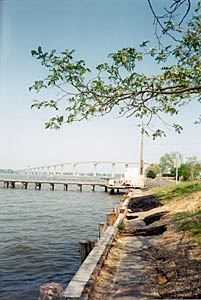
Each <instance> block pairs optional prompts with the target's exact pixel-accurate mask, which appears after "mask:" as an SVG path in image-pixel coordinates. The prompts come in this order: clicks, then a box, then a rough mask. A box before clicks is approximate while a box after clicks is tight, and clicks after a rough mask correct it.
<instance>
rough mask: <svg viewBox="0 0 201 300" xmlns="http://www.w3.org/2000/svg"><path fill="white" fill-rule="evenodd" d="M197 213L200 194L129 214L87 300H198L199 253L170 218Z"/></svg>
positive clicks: (200, 293) (200, 291) (200, 282)
mask: <svg viewBox="0 0 201 300" xmlns="http://www.w3.org/2000/svg"><path fill="white" fill-rule="evenodd" d="M146 200H147V198H146ZM152 200H153V199H152ZM141 201H142V199H141ZM197 208H201V192H196V193H193V194H192V195H190V196H187V197H186V198H185V199H184V200H178V201H177V202H174V204H169V205H165V206H158V207H155V208H153V207H152V208H151V209H150V210H149V211H140V212H136V211H135V212H132V210H130V213H129V219H127V220H125V228H124V230H123V231H122V232H121V233H120V234H119V235H118V236H117V238H116V239H115V240H114V242H113V244H112V247H111V250H110V252H109V254H108V257H107V259H106V261H105V264H104V266H103V268H102V270H101V272H100V275H99V277H98V279H97V282H96V285H95V288H94V291H93V293H92V295H91V298H90V299H93V300H100V299H101V300H109V299H119V300H120V299H122V300H131V299H136V298H143V299H149V298H152V299H160V298H166V299H167V298H169V299H174V298H177V299H184V298H187V299H201V250H200V249H199V248H198V247H196V245H194V244H193V243H192V242H191V238H190V236H189V235H188V234H187V233H185V232H181V231H178V230H177V221H176V220H175V219H174V218H172V214H173V213H175V212H180V211H184V210H190V211H193V210H195V209H197ZM160 215H161V216H160ZM150 216H156V217H154V218H151V219H150ZM147 217H148V218H147ZM145 220H146V221H147V222H146V223H145ZM150 222H151V223H150ZM164 228H165V231H164ZM156 233H157V234H156Z"/></svg>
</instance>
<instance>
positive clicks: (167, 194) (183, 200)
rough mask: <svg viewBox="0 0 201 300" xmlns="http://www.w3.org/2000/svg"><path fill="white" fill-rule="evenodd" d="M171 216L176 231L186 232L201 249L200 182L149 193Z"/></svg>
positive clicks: (155, 189) (176, 185)
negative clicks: (174, 221)
mask: <svg viewBox="0 0 201 300" xmlns="http://www.w3.org/2000/svg"><path fill="white" fill-rule="evenodd" d="M149 193H150V194H154V195H155V196H156V197H157V199H158V200H159V202H160V203H162V204H164V205H165V206H167V209H168V210H169V211H170V212H171V213H172V214H173V216H174V218H175V220H176V223H177V228H178V230H181V231H186V232H188V233H189V234H190V235H191V237H192V240H193V242H195V243H196V244H198V245H199V246H200V248H201V182H186V183H179V184H171V185H168V186H165V187H159V188H154V189H151V190H150V191H149Z"/></svg>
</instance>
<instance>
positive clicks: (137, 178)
mask: <svg viewBox="0 0 201 300" xmlns="http://www.w3.org/2000/svg"><path fill="white" fill-rule="evenodd" d="M124 183H125V184H126V185H131V186H135V187H139V188H143V187H144V175H140V170H139V169H137V168H127V169H126V171H125V173H124Z"/></svg>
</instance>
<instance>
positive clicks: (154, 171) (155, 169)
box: [145, 163, 160, 178]
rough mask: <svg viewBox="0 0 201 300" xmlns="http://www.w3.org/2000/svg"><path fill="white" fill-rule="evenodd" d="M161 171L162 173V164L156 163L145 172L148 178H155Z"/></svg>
mask: <svg viewBox="0 0 201 300" xmlns="http://www.w3.org/2000/svg"><path fill="white" fill-rule="evenodd" d="M159 173H160V166H159V165H158V164H155V163H153V164H151V165H149V166H148V167H147V168H146V170H145V174H146V175H147V177H148V178H155V177H156V175H157V174H159Z"/></svg>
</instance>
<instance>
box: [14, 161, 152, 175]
mask: <svg viewBox="0 0 201 300" xmlns="http://www.w3.org/2000/svg"><path fill="white" fill-rule="evenodd" d="M104 164H109V165H111V173H112V177H115V167H116V166H117V165H123V166H124V169H127V168H129V167H130V166H136V167H138V166H139V165H140V163H138V162H125V161H123V162H122V161H121V162H119V161H85V162H83V161H82V162H65V163H59V164H52V165H45V166H40V167H31V166H28V167H27V168H25V169H21V170H17V172H18V173H22V174H26V175H47V176H48V177H49V176H50V175H54V176H56V175H61V176H63V175H64V167H65V166H70V167H71V170H72V175H73V176H79V173H78V171H77V167H78V166H80V165H87V166H92V167H93V176H94V177H96V176H97V167H98V165H104ZM144 164H145V165H148V163H144Z"/></svg>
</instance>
